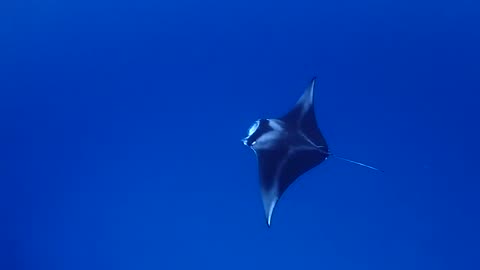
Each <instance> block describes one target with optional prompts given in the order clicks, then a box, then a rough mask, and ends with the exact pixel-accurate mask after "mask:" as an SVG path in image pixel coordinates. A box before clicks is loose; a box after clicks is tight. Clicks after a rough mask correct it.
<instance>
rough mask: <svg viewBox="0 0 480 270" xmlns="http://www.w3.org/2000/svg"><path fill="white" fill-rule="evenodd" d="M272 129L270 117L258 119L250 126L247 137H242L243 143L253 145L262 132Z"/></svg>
mask: <svg viewBox="0 0 480 270" xmlns="http://www.w3.org/2000/svg"><path fill="white" fill-rule="evenodd" d="M269 130H270V126H269V120H268V119H258V120H257V121H255V122H254V123H253V124H252V125H251V126H250V127H249V128H248V134H247V137H245V138H243V139H242V142H243V144H245V145H246V146H248V147H253V146H254V145H255V144H256V143H257V140H258V139H259V138H260V136H262V134H264V133H266V132H268V131H269Z"/></svg>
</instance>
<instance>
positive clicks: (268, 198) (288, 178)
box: [256, 79, 328, 225]
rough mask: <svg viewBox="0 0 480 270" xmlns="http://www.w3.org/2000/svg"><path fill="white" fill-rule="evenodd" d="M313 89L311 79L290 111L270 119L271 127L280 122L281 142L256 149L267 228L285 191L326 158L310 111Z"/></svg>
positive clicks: (326, 152) (326, 153)
mask: <svg viewBox="0 0 480 270" xmlns="http://www.w3.org/2000/svg"><path fill="white" fill-rule="evenodd" d="M314 86H315V79H313V80H312V82H311V84H310V86H309V87H308V88H307V89H306V90H305V92H304V93H303V95H302V96H301V97H300V99H299V100H298V102H297V103H296V104H295V106H294V108H293V109H292V110H291V111H290V112H288V113H287V114H286V115H285V116H283V117H282V118H279V119H271V120H270V123H272V124H274V122H275V121H278V123H281V128H279V130H280V131H281V132H280V133H281V134H283V135H282V137H281V139H275V142H274V143H273V144H272V145H271V146H270V147H268V148H261V149H256V154H257V158H258V166H259V174H260V175H259V176H260V184H261V187H262V197H263V203H264V208H265V216H266V218H267V224H268V225H270V221H271V216H272V213H273V210H274V208H275V206H276V203H277V201H278V200H279V199H280V197H281V196H282V195H283V193H284V192H285V191H286V190H287V188H288V187H289V186H290V185H291V184H292V183H293V182H295V180H297V179H298V177H300V176H301V175H302V174H304V173H305V172H307V171H309V170H311V169H312V168H314V167H315V166H317V165H319V164H320V163H322V162H323V161H324V160H325V159H326V158H327V157H328V146H327V143H326V141H325V139H324V137H323V135H322V134H321V133H320V130H319V128H318V126H317V122H316V117H315V112H314V108H313V105H314V102H313V90H314V89H313V88H314ZM263 135H264V134H263ZM263 135H262V136H263Z"/></svg>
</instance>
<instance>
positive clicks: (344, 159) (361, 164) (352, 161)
mask: <svg viewBox="0 0 480 270" xmlns="http://www.w3.org/2000/svg"><path fill="white" fill-rule="evenodd" d="M330 156H331V157H334V158H338V159H341V160H343V161H346V162H350V163H353V164H357V165H360V166H363V167H367V168H369V169H372V170H375V171H379V172H383V171H382V170H380V169H378V168H375V167H373V166H370V165H367V164H364V163H361V162H358V161H355V160H351V159H348V158H344V157H339V156H337V155H334V154H332V153H330Z"/></svg>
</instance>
